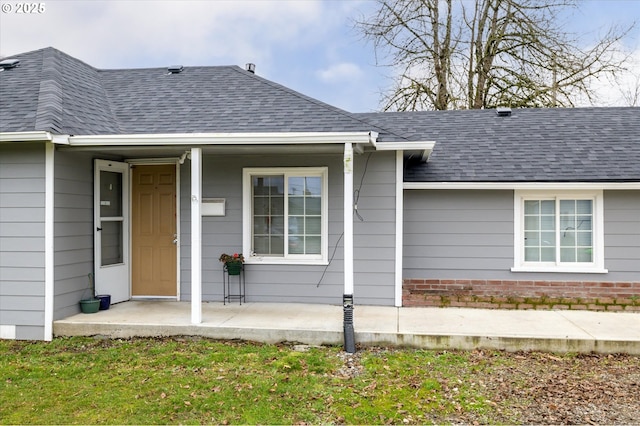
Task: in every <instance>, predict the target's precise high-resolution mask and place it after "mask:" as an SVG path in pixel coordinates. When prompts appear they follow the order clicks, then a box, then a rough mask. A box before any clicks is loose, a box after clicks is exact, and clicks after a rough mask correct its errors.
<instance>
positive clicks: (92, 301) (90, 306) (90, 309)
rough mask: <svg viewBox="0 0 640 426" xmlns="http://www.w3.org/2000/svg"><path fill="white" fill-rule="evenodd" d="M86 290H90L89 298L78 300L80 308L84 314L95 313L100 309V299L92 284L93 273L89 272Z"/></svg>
mask: <svg viewBox="0 0 640 426" xmlns="http://www.w3.org/2000/svg"><path fill="white" fill-rule="evenodd" d="M87 290H91V296H90V297H89V299H82V300H80V310H81V311H82V313H85V314H95V313H96V312H98V310H99V309H100V299H98V298H97V297H96V292H95V288H94V286H93V273H90V274H89V288H88V289H87ZM85 293H86V290H85Z"/></svg>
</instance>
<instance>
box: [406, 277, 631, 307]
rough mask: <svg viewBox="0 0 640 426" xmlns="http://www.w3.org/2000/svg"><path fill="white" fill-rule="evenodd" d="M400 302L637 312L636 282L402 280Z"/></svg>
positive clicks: (444, 305)
mask: <svg viewBox="0 0 640 426" xmlns="http://www.w3.org/2000/svg"><path fill="white" fill-rule="evenodd" d="M402 305H403V306H433V307H464V308H492V309H576V310H592V311H630V312H631V311H635V312H640V282H604V281H593V282H592V281H501V280H431V279H405V280H404V281H403V285H402Z"/></svg>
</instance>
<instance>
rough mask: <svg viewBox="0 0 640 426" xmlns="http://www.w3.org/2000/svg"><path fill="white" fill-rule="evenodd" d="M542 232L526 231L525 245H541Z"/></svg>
mask: <svg viewBox="0 0 640 426" xmlns="http://www.w3.org/2000/svg"><path fill="white" fill-rule="evenodd" d="M539 237H540V234H539V233H538V232H525V233H524V245H525V247H538V246H540V238H539Z"/></svg>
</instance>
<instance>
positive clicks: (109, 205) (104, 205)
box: [100, 170, 122, 217]
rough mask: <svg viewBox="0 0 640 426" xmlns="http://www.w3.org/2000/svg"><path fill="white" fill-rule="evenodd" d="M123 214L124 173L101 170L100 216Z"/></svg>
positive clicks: (118, 215) (119, 215)
mask: <svg viewBox="0 0 640 426" xmlns="http://www.w3.org/2000/svg"><path fill="white" fill-rule="evenodd" d="M121 216H122V173H120V172H107V171H104V170H101V171H100V217H121Z"/></svg>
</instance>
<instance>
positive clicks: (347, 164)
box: [344, 143, 353, 295]
mask: <svg viewBox="0 0 640 426" xmlns="http://www.w3.org/2000/svg"><path fill="white" fill-rule="evenodd" d="M344 294H345V295H353V146H352V145H351V143H345V144H344Z"/></svg>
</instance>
